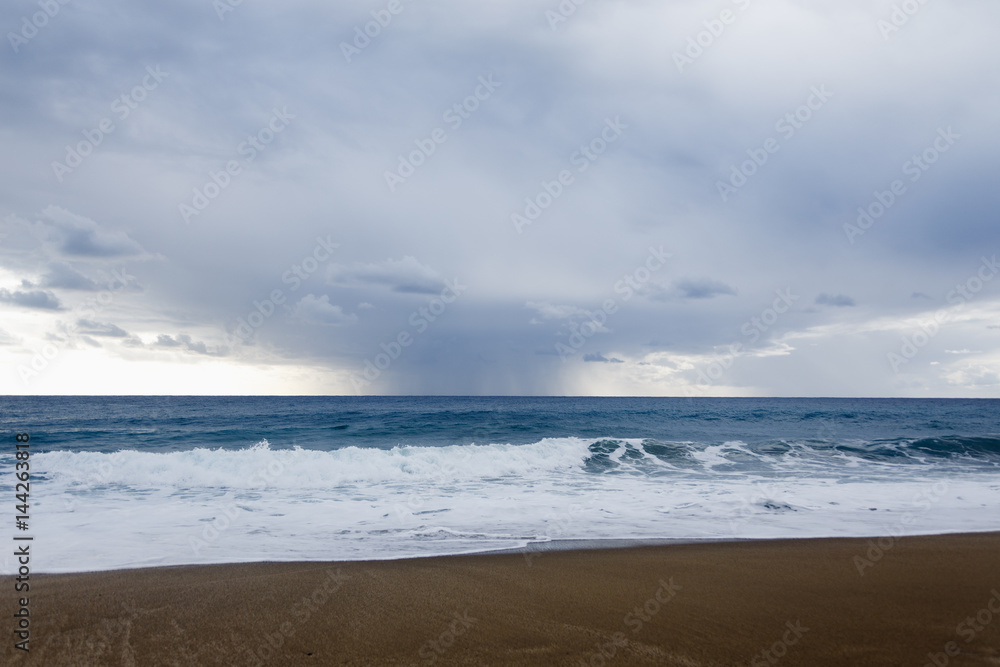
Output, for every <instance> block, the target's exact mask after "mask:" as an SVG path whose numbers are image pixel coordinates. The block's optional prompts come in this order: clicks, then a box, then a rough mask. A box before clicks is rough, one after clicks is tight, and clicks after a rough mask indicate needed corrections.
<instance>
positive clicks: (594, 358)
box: [583, 352, 625, 364]
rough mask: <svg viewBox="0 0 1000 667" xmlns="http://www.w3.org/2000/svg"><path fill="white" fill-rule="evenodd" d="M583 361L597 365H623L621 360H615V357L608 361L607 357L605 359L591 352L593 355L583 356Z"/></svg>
mask: <svg viewBox="0 0 1000 667" xmlns="http://www.w3.org/2000/svg"><path fill="white" fill-rule="evenodd" d="M583 360H584V361H593V362H599V363H602V364H623V363H625V362H624V361H622V360H621V359H617V358H615V357H611V358H610V359H608V358H607V357H605V356H604V355H603V354H601V353H600V352H593V353H590V354H585V355H583Z"/></svg>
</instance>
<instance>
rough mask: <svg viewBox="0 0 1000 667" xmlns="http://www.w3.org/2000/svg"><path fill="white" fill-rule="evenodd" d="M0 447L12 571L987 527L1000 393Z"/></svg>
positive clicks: (21, 427) (251, 415)
mask: <svg viewBox="0 0 1000 667" xmlns="http://www.w3.org/2000/svg"><path fill="white" fill-rule="evenodd" d="M0 432H2V434H3V435H2V439H3V441H4V442H5V444H3V445H2V446H0V497H2V498H3V499H4V502H3V503H0V518H2V521H3V522H4V523H6V525H7V529H6V531H5V532H7V533H8V534H9V535H10V536H12V537H18V536H20V537H25V536H30V537H31V538H32V539H31V545H32V546H31V553H32V570H33V571H34V572H79V571H92V570H109V569H117V568H135V567H150V566H165V565H183V564H194V563H234V562H248V561H302V560H306V561H308V560H371V559H396V558H408V557H418V556H431V555H445V554H465V553H480V552H490V551H500V550H523V551H525V552H526V553H527V552H529V551H532V550H535V549H537V550H539V553H543V552H544V548H545V547H553V546H560V545H561V546H564V547H565V546H574V545H591V546H592V545H602V544H606V545H610V544H623V543H629V544H631V543H641V542H645V541H657V542H660V543H662V542H664V541H666V542H671V541H680V542H683V541H699V540H744V539H765V538H804V537H826V536H855V537H861V536H869V537H874V536H881V537H885V536H888V537H891V538H892V539H897V538H899V537H902V536H905V535H917V534H930V533H952V532H975V531H995V530H1000V400H938V399H927V400H922V399H860V398H858V399H845V398H833V399H827V398H803V399H799V398H558V397H554V398H553V397H546V398H540V397H183V396H161V397H157V396H152V397H129V396H125V397H55V396H54V397H0ZM17 434H26V436H27V437H28V438H30V440H29V441H28V442H29V443H30V444H29V446H28V447H27V448H24V447H22V451H29V452H30V454H29V455H28V459H27V460H28V463H29V473H30V482H29V484H30V489H29V493H28V496H27V498H26V500H27V501H28V507H27V508H22V509H27V510H28V512H27V513H26V514H25V515H24V516H27V517H28V518H27V519H26V520H23V524H22V526H20V527H19V526H18V525H17V523H16V521H17V516H18V515H20V514H21V512H20V511H19V510H17V509H16V506H17V505H19V504H21V503H20V500H16V499H15V498H16V491H18V489H15V483H16V481H17V480H16V479H15V463H16V459H15V455H16V452H17V451H18V450H17V449H16V445H17V442H16V436H17ZM22 437H25V436H23V435H22ZM23 458H24V457H23V456H22V459H23ZM22 468H23V466H22ZM21 490H22V491H23V487H22V488H21ZM22 498H24V497H22ZM885 543H886V541H885V540H884V539H883V544H885ZM4 551H12V550H8V549H5V550H4ZM14 561H15V559H14V557H12V556H9V555H8V556H6V557H2V556H0V570H2V571H3V572H4V573H5V574H9V573H13V572H14V571H15V570H16V567H17V564H16V563H15V562H14Z"/></svg>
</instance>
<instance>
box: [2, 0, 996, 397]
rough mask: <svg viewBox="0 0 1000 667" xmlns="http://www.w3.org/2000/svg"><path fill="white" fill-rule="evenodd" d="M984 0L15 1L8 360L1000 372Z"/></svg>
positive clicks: (750, 381)
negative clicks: (896, 0) (807, 0)
mask: <svg viewBox="0 0 1000 667" xmlns="http://www.w3.org/2000/svg"><path fill="white" fill-rule="evenodd" d="M998 28H1000V5H998V4H997V3H996V2H995V1H993V0H954V1H952V2H941V1H934V0H931V1H923V2H918V0H906V1H904V2H890V1H884V0H875V1H873V2H860V1H857V0H816V1H813V2H808V3H795V2H789V1H786V0H717V1H713V2H694V1H674V2H652V1H644V0H629V1H626V0H621V1H613V0H607V1H604V2H597V1H596V0H589V1H584V0H563V1H562V2H557V1H556V0H503V1H489V0H486V1H480V2H474V3H473V2H455V1H454V0H368V1H365V2H353V3H328V2H319V1H313V0H288V1H287V2H283V3H280V4H279V3H265V2H261V1H260V0H243V1H238V0H197V1H195V0H178V1H175V2H169V3H134V2H132V3H126V2H118V1H116V0H107V1H105V2H91V1H89V0H41V1H36V2H27V1H25V0H17V1H15V2H10V3H5V4H4V6H3V8H0V29H2V31H3V34H4V35H5V39H4V42H5V43H4V44H3V45H2V46H0V53H2V55H0V368H2V371H0V393H3V394H115V395H120V394H293V395H294V394H323V395H328V394H347V395H358V394H365V395H367V394H404V395H410V394H427V395H445V394H447V395H650V396H702V395H704V396H900V397H920V396H940V397H1000V277H998V275H997V274H998V273H1000V266H998V265H997V255H998V254H1000V233H998V228H997V211H998V210H1000V189H998V188H997V187H996V180H997V176H998V172H997V165H996V156H997V155H998V154H1000V129H998V126H997V122H996V118H997V112H998V109H1000V46H998V45H997V42H996V39H995V36H996V34H997V29H998Z"/></svg>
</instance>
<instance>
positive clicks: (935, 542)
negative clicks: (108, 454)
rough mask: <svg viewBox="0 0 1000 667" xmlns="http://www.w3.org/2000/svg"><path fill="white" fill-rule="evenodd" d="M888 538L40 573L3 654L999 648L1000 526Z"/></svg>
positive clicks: (280, 661) (439, 656)
mask: <svg viewBox="0 0 1000 667" xmlns="http://www.w3.org/2000/svg"><path fill="white" fill-rule="evenodd" d="M882 544H883V547H885V546H888V547H889V548H888V549H887V550H885V551H884V552H882V553H881V557H880V558H878V559H877V562H876V560H875V558H876V557H877V556H879V555H880V553H879V552H877V551H874V550H873V551H872V552H871V553H870V554H868V551H869V548H870V543H869V542H868V541H867V540H863V539H862V540H853V539H852V540H847V539H829V540H781V541H766V542H742V543H725V544H721V543H715V544H687V545H674V546H665V547H664V546H660V547H641V548H628V549H608V550H591V551H563V552H543V553H536V554H534V555H532V556H531V557H526V556H525V555H523V554H514V555H511V554H505V555H490V556H463V557H450V558H426V559H414V560H404V561H388V562H365V563H257V564H249V565H216V566H198V567H170V568H155V569H145V570H125V571H115V572H100V573H88V574H66V575H38V576H34V575H33V576H32V579H31V592H30V613H31V626H30V631H31V640H30V644H29V646H30V648H31V651H30V653H28V654H25V653H24V652H23V651H17V650H15V649H14V647H13V643H14V641H15V640H14V639H13V637H12V632H11V631H10V630H12V629H13V625H14V623H13V622H12V616H13V613H14V611H15V610H16V608H15V604H14V603H15V595H16V594H15V593H14V592H13V586H12V585H9V584H8V585H5V586H3V590H4V593H3V594H2V595H0V612H2V614H0V615H2V617H3V618H5V619H7V620H6V621H4V625H5V626H6V627H5V629H4V632H3V635H2V636H3V637H4V640H3V647H2V649H0V664H3V665H12V666H13V665H49V666H51V665H137V666H139V667H145V666H147V665H184V666H189V665H275V666H277V665H430V664H437V665H451V664H461V665H479V664H511V665H580V664H586V665H602V664H603V665H685V666H689V667H695V666H701V665H706V666H707V665H771V664H781V665H838V666H840V665H912V666H914V667H921V666H922V665H926V664H930V665H934V664H935V663H934V662H933V661H932V658H933V660H935V661H936V662H937V667H941V666H942V665H944V664H948V665H1000V592H998V591H1000V533H991V534H975V535H947V536H933V537H909V538H904V539H901V540H898V541H893V540H891V539H890V538H883V539H882ZM855 557H859V558H863V559H868V558H869V557H871V559H872V560H871V561H870V562H871V565H870V566H864V563H863V562H861V561H856V560H855ZM859 564H860V565H861V566H863V567H864V576H861V575H860V574H859V570H858V565H859ZM338 573H339V574H338ZM7 581H10V579H9V578H8V579H7ZM308 598H312V601H309V602H308V606H307V604H306V602H305V599H308ZM991 605H992V611H991V610H990V607H991ZM643 608H644V609H643ZM977 614H978V620H976V619H975V618H973V619H972V624H965V625H962V624H963V623H966V619H967V618H968V617H976V616H977ZM8 628H9V629H10V630H8ZM949 642H952V643H949ZM271 644H275V645H278V646H276V647H272V646H271ZM602 650H603V655H602ZM765 650H767V651H770V654H769V655H768V654H764V653H762V651H765ZM949 650H950V651H951V652H952V653H955V651H960V653H958V654H957V655H955V656H949V655H948V651H949ZM929 654H930V655H929ZM581 661H582V662H581Z"/></svg>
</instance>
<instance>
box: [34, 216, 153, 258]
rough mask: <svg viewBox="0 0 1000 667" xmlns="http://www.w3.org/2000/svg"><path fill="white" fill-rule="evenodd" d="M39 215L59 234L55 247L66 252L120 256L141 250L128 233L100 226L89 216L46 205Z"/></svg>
mask: <svg viewBox="0 0 1000 667" xmlns="http://www.w3.org/2000/svg"><path fill="white" fill-rule="evenodd" d="M42 214H43V215H44V217H45V218H46V220H48V221H49V222H50V223H51V225H52V226H53V227H54V228H55V229H57V230H58V233H59V236H60V237H61V239H60V245H59V249H60V250H61V251H62V252H63V253H64V254H66V255H76V256H83V257H122V256H128V255H139V254H141V253H142V246H140V245H139V244H138V243H136V242H135V241H133V240H132V239H131V238H129V236H128V234H126V233H125V232H120V231H119V232H110V231H107V230H104V229H101V228H100V227H99V226H98V224H97V223H96V222H94V221H93V220H91V219H90V218H85V217H83V216H81V215H77V214H75V213H71V212H69V211H67V210H66V209H64V208H60V207H58V206H49V207H48V208H46V209H45V210H44V211H42Z"/></svg>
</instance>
